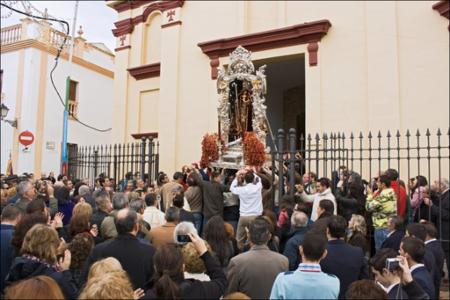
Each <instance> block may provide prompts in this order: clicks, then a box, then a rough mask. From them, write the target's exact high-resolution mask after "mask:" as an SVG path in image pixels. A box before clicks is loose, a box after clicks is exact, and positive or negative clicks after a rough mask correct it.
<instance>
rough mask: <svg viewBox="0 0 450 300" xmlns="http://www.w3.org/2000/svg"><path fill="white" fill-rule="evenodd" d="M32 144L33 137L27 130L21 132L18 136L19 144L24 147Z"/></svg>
mask: <svg viewBox="0 0 450 300" xmlns="http://www.w3.org/2000/svg"><path fill="white" fill-rule="evenodd" d="M33 142H34V135H33V134H32V133H31V132H29V131H28V130H26V131H22V132H21V133H20V134H19V143H21V144H22V145H24V146H25V147H26V146H29V145H31V144H33Z"/></svg>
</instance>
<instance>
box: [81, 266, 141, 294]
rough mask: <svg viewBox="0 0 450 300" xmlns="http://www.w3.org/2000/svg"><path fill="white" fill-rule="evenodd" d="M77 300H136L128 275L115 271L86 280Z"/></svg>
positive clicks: (121, 271)
mask: <svg viewBox="0 0 450 300" xmlns="http://www.w3.org/2000/svg"><path fill="white" fill-rule="evenodd" d="M78 299H138V298H135V295H134V293H133V287H132V286H131V282H130V279H129V278H128V275H127V273H126V272H125V271H123V270H116V271H114V272H109V273H105V274H102V275H101V276H96V277H93V278H91V280H88V282H87V283H86V286H85V287H84V289H83V291H82V292H81V294H80V297H79V298H78Z"/></svg>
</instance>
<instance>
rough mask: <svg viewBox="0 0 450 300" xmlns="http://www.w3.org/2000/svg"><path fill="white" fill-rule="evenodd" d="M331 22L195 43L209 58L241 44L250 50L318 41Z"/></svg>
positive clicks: (306, 24) (313, 23) (221, 54)
mask: <svg viewBox="0 0 450 300" xmlns="http://www.w3.org/2000/svg"><path fill="white" fill-rule="evenodd" d="M330 27H331V23H330V21H328V20H321V21H315V22H309V23H303V24H299V25H293V26H289V27H284V28H279V29H274V30H268V31H262V32H257V33H251V34H246V35H240V36H236V37H231V38H224V39H219V40H213V41H209V42H203V43H199V44H197V45H198V46H199V47H200V48H201V49H202V51H203V53H205V54H206V55H208V57H209V58H216V57H223V56H228V55H229V54H230V53H231V52H232V51H233V50H234V49H235V48H236V47H237V46H239V45H241V46H242V47H244V48H245V49H248V50H250V51H261V50H267V49H274V48H280V47H286V46H292V45H299V44H306V43H311V42H319V41H320V40H321V39H322V37H323V36H324V35H326V34H327V32H328V29H329V28H330Z"/></svg>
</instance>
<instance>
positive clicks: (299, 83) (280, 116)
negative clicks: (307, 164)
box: [254, 54, 305, 149]
mask: <svg viewBox="0 0 450 300" xmlns="http://www.w3.org/2000/svg"><path fill="white" fill-rule="evenodd" d="M254 64H255V69H258V68H259V67H260V66H262V65H267V68H266V76H267V94H266V105H267V111H266V112H267V118H268V121H269V125H270V127H271V128H272V132H273V135H274V137H276V134H277V131H278V129H280V128H283V129H284V130H285V132H286V133H287V132H288V130H289V128H295V130H296V131H297V136H300V135H301V134H303V135H305V56H304V54H300V55H293V56H284V57H276V58H271V59H267V60H259V61H254ZM298 143H299V142H298ZM267 145H268V146H270V147H271V148H272V147H273V141H272V138H271V136H270V133H269V134H268V135H267ZM297 146H299V145H297ZM272 149H273V148H272Z"/></svg>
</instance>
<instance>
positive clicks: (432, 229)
mask: <svg viewBox="0 0 450 300" xmlns="http://www.w3.org/2000/svg"><path fill="white" fill-rule="evenodd" d="M423 226H424V227H425V230H426V231H427V235H428V236H430V237H431V238H437V236H438V232H437V229H436V226H434V224H433V223H430V222H428V221H427V222H426V223H423Z"/></svg>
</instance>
